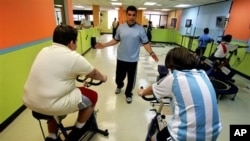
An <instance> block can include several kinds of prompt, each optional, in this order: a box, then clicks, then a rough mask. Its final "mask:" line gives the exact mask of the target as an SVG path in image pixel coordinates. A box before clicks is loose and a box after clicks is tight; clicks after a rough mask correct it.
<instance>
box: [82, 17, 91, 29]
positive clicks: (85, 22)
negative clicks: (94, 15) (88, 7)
mask: <svg viewBox="0 0 250 141" xmlns="http://www.w3.org/2000/svg"><path fill="white" fill-rule="evenodd" d="M84 16H85V19H82V21H81V24H80V29H83V28H86V29H87V28H90V27H92V24H91V21H90V20H89V15H87V14H85V15H84Z"/></svg>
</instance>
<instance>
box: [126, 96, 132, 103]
mask: <svg viewBox="0 0 250 141" xmlns="http://www.w3.org/2000/svg"><path fill="white" fill-rule="evenodd" d="M126 101H127V103H128V104H130V103H131V102H132V97H130V96H128V97H126Z"/></svg>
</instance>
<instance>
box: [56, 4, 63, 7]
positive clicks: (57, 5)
mask: <svg viewBox="0 0 250 141" xmlns="http://www.w3.org/2000/svg"><path fill="white" fill-rule="evenodd" d="M55 7H63V6H62V5H60V4H56V5H55Z"/></svg>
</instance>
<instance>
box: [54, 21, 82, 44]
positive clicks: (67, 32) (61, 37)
mask: <svg viewBox="0 0 250 141" xmlns="http://www.w3.org/2000/svg"><path fill="white" fill-rule="evenodd" d="M76 39H77V30H76V29H75V28H73V27H72V26H69V25H58V26H57V27H56V28H55V30H54V33H53V42H55V43H59V44H63V45H65V46H67V45H68V44H69V43H70V42H71V41H73V42H74V43H75V42H76Z"/></svg>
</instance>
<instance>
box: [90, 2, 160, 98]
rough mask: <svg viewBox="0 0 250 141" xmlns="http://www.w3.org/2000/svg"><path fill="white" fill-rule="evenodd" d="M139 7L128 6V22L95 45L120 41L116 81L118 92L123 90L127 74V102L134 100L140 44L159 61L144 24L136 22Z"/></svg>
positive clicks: (107, 44) (98, 46)
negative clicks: (103, 41)
mask: <svg viewBox="0 0 250 141" xmlns="http://www.w3.org/2000/svg"><path fill="white" fill-rule="evenodd" d="M136 16H137V9H136V7H135V6H128V8H127V10H126V17H127V21H126V23H124V24H122V25H120V26H119V28H118V29H117V33H116V35H115V37H114V38H113V39H112V40H111V41H109V42H106V43H102V44H101V43H98V44H97V45H96V46H95V47H96V48H97V49H98V48H99V49H102V48H105V47H108V46H112V45H115V44H117V43H118V42H120V44H119V47H118V49H117V66H116V78H115V82H116V85H117V88H116V90H115V93H116V94H119V93H120V92H121V88H122V87H123V86H124V82H123V81H124V79H125V77H126V75H127V80H128V82H127V87H126V90H125V95H126V101H127V103H131V102H132V96H133V93H132V90H133V88H134V85H135V82H136V70H137V62H138V60H139V52H140V45H141V44H142V45H143V46H144V48H145V49H146V51H147V52H148V53H149V55H150V56H151V57H152V58H153V59H154V60H155V61H156V62H158V57H157V55H156V54H155V53H154V52H153V51H152V48H151V46H150V44H149V40H148V38H147V35H146V33H145V30H144V28H143V27H142V26H140V25H139V24H137V23H136Z"/></svg>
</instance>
